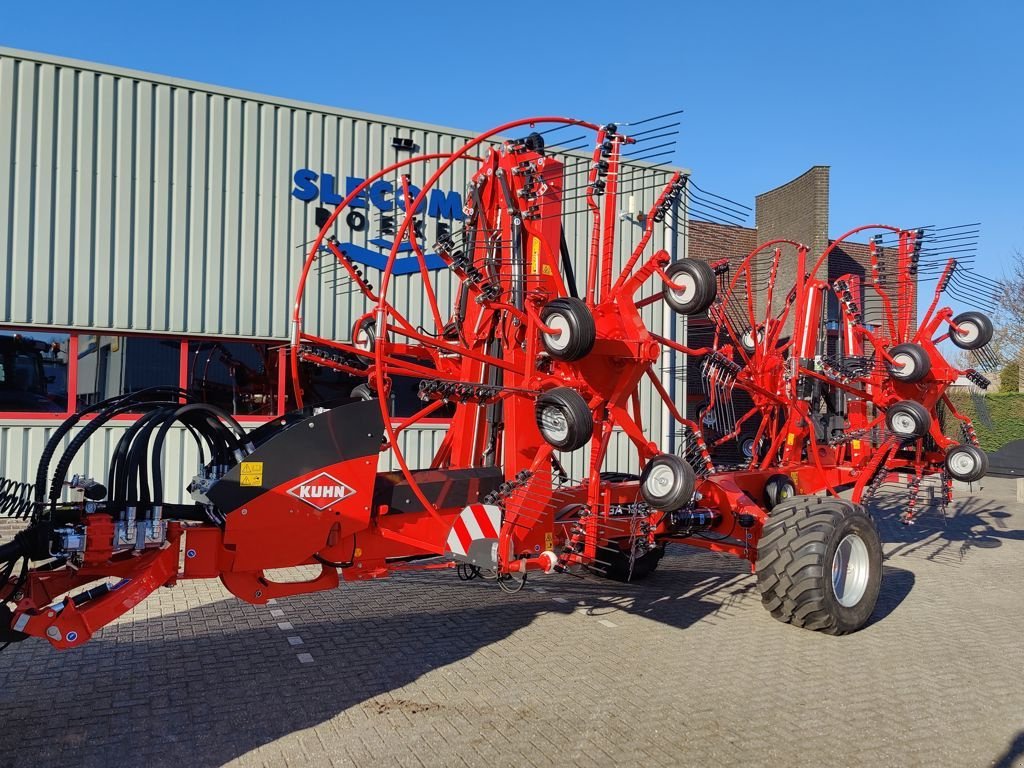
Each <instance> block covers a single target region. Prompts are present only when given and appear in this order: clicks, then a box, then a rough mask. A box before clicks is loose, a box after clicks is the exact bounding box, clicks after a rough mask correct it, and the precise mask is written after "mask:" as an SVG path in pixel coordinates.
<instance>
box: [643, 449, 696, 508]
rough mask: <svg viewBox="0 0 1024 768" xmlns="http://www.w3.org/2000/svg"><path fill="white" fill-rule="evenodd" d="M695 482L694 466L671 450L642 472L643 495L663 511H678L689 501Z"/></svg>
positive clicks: (650, 462) (659, 456)
mask: <svg viewBox="0 0 1024 768" xmlns="http://www.w3.org/2000/svg"><path fill="white" fill-rule="evenodd" d="M696 485H697V475H696V473H695V472H694V471H693V467H691V466H690V465H689V463H687V461H686V460H685V459H683V458H682V457H680V456H676V455H674V454H671V453H661V454H658V455H657V456H655V457H654V458H653V459H651V460H650V461H648V462H647V465H646V466H645V467H644V470H643V472H641V473H640V495H641V496H643V497H644V501H646V502H647V503H648V504H650V505H651V506H652V507H654V509H658V510H661V511H662V512H675V511H676V510H677V509H681V508H683V507H685V506H686V505H687V504H689V503H690V500H691V499H693V491H694V489H695V488H696Z"/></svg>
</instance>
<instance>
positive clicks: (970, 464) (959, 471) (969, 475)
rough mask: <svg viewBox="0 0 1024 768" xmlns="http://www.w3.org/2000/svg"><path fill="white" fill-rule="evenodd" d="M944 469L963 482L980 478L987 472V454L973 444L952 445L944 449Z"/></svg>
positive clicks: (970, 481) (971, 481)
mask: <svg viewBox="0 0 1024 768" xmlns="http://www.w3.org/2000/svg"><path fill="white" fill-rule="evenodd" d="M946 471H947V472H949V474H950V476H951V477H953V479H955V480H959V481H961V482H963V483H973V482H976V481H978V480H981V478H983V477H984V476H985V475H987V474H988V454H987V453H985V452H984V451H983V450H981V448H978V447H977V446H975V445H954V446H953V447H952V448H950V449H949V450H948V451H946Z"/></svg>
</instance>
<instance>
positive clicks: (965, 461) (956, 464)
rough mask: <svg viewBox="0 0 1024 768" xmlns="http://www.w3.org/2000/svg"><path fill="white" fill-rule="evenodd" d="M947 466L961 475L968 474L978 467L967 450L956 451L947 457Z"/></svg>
mask: <svg viewBox="0 0 1024 768" xmlns="http://www.w3.org/2000/svg"><path fill="white" fill-rule="evenodd" d="M949 467H950V469H952V470H953V471H954V472H956V473H958V474H961V475H970V474H972V473H973V472H974V470H975V469H977V467H978V462H977V461H975V459H974V456H973V455H972V454H971V453H970V452H969V451H956V452H954V453H953V455H952V456H950V457H949Z"/></svg>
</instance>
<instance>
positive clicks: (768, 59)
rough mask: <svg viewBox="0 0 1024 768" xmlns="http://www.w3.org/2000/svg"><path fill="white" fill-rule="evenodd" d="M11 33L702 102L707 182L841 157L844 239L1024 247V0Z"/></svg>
mask: <svg viewBox="0 0 1024 768" xmlns="http://www.w3.org/2000/svg"><path fill="white" fill-rule="evenodd" d="M659 6H660V7H659ZM0 44H4V45H9V46H13V47H18V48H26V49H30V50H35V51H43V52H47V53H54V54H58V55H64V56H71V57H76V58H82V59H87V60H91V61H98V62H104V63H109V64H116V65H121V66H125V67H131V68H135V69H141V70H146V71H151V72H157V73H162V74H168V75H173V76H178V77H184V78H189V79H194V80H199V81H203V82H208V83H216V84H220V85H225V86H231V87H237V88H244V89H249V90H253V91H258V92H263V93H268V94H274V95H280V96H286V97H291V98H296V99H302V100H308V101H314V102H319V103H323V104H330V105H335V106H339V107H345V108H349V109H357V110H363V111H368V112H376V113H380V114H384V115H392V116H400V117H406V118H410V119H415V120H421V121H425V122H431V123H438V124H441V125H449V126H456V127H462V128H467V129H485V128H488V127H490V126H492V125H495V124H497V123H500V122H503V121H505V120H507V119H510V118H515V117H522V116H525V115H530V114H552V113H554V114H566V115H572V116H578V117H586V118H590V119H594V120H628V119H630V118H633V119H635V118H637V117H638V116H645V115H652V114H656V113H659V112H664V111H667V110H669V109H674V108H679V107H682V108H685V109H686V114H685V115H684V116H683V125H682V129H683V132H682V134H681V137H680V138H681V141H680V143H679V145H678V148H677V150H676V156H675V157H674V158H672V159H674V161H675V162H676V163H678V164H680V165H684V166H687V167H689V168H692V169H693V170H694V172H695V178H696V179H697V180H698V182H699V183H701V184H702V185H705V188H709V189H711V190H714V191H718V192H721V193H723V194H726V195H728V196H730V197H733V198H735V199H738V200H742V201H745V202H748V203H750V202H752V200H753V196H754V195H755V194H757V193H758V192H762V191H765V190H767V189H770V188H772V187H774V186H776V185H778V184H780V183H782V182H785V181H787V180H789V179H790V178H792V177H793V176H795V175H797V174H799V173H801V172H802V171H804V170H805V169H806V168H807V167H809V166H811V165H814V164H823V165H830V166H832V234H833V235H837V234H839V233H841V232H843V231H844V230H846V229H848V228H850V227H852V226H855V225H858V224H862V223H867V222H868V221H884V222H887V223H893V224H898V225H901V226H916V225H920V224H928V223H936V224H939V225H943V224H956V223H964V222H969V221H981V222H983V225H984V227H983V230H982V241H981V255H980V259H979V266H980V267H981V268H983V269H984V271H985V272H987V273H989V274H991V275H992V276H994V277H998V276H999V274H1000V272H1001V263H1002V262H1003V261H1004V260H1005V259H1007V258H1008V257H1009V256H1010V255H1011V254H1012V253H1013V251H1014V249H1022V250H1024V151H1022V137H1024V119H1022V118H1024V55H1022V50H1024V5H1022V4H1020V3H1015V2H1007V1H998V2H973V3H965V2H955V3H954V2H943V0H932V1H931V2H927V1H923V0H919V1H917V2H900V1H899V0H889V2H884V3H878V2H873V1H870V2H866V1H864V0H858V2H847V3H831V2H821V1H820V0H819V1H818V2H792V3H786V2H749V3H743V2H727V1H722V0H718V1H717V2H716V1H710V2H703V3H699V4H698V3H693V2H687V1H686V0H680V1H679V2H674V3H661V4H659V3H656V2H655V3H615V4H614V5H613V4H611V3H603V2H589V3H527V2H515V3H480V2H464V0H455V1H448V2H445V1H444V0H431V2H418V3H403V2H380V0H369V1H366V0H364V1H363V2H334V3H321V2H302V3H299V2H295V3H284V2H276V3H272V2H260V1H259V0H254V1H253V2H248V3H235V2H213V1H211V0H207V1H206V2H202V3H198V2H192V0H185V1H181V2H173V3H161V4H159V5H157V4H151V3H142V2H102V0H94V1H93V2H89V3H66V2H56V3H35V2H14V1H13V0H7V2H5V3H3V5H2V10H0Z"/></svg>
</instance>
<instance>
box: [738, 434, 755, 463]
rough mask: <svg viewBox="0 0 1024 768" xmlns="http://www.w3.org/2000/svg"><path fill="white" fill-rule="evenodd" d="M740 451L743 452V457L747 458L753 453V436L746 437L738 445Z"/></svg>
mask: <svg viewBox="0 0 1024 768" xmlns="http://www.w3.org/2000/svg"><path fill="white" fill-rule="evenodd" d="M740 451H741V452H742V453H743V458H745V459H749V458H750V457H752V456H753V455H754V438H752V437H748V438H747V439H746V440H744V441H743V443H742V444H741V445H740Z"/></svg>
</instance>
